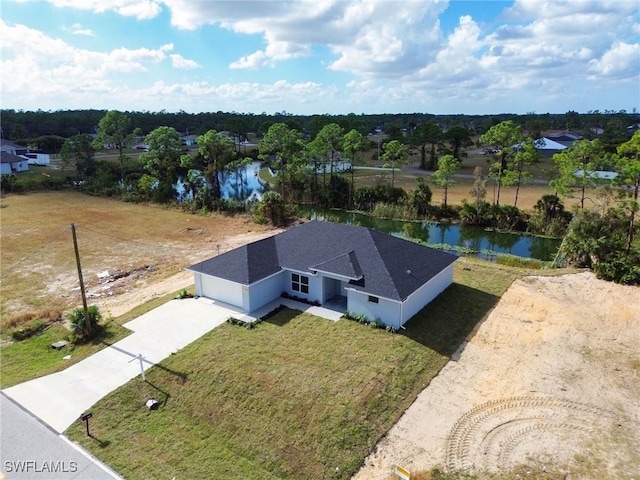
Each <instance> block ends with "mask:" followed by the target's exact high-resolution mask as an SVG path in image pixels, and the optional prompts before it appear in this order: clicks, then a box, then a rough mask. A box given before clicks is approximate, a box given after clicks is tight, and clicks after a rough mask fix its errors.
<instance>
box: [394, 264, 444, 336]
mask: <svg viewBox="0 0 640 480" xmlns="http://www.w3.org/2000/svg"><path fill="white" fill-rule="evenodd" d="M453 265H454V264H453V263H452V264H451V265H449V266H448V267H447V268H445V269H444V270H442V271H441V272H440V273H439V274H437V275H436V276H435V277H433V278H432V279H431V280H429V281H428V282H427V283H425V284H424V285H423V286H422V287H420V288H419V289H418V290H416V291H415V292H413V293H412V294H411V295H409V297H408V298H407V299H406V300H405V301H404V304H403V305H402V324H403V325H404V324H405V323H406V322H407V321H408V320H409V319H410V318H411V317H413V316H414V315H415V314H416V313H418V312H419V311H420V310H422V309H423V308H424V307H425V306H426V305H427V304H428V303H429V302H430V301H431V300H433V299H434V298H436V297H437V296H438V295H440V294H441V293H442V292H443V291H444V290H445V289H446V288H447V287H448V286H449V285H451V283H452V282H453Z"/></svg>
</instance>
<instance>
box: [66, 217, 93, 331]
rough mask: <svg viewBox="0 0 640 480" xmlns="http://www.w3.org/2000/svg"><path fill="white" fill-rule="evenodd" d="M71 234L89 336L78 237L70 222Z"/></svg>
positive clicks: (85, 324)
mask: <svg viewBox="0 0 640 480" xmlns="http://www.w3.org/2000/svg"><path fill="white" fill-rule="evenodd" d="M71 235H72V236H73V250H74V252H75V254H76V265H77V267H78V279H79V280H80V293H81V294H82V308H83V309H84V328H85V329H86V331H87V336H89V337H90V336H91V334H92V333H93V332H92V330H93V327H92V326H91V321H90V320H89V307H87V295H86V293H85V290H84V281H83V280H82V267H81V266H80V253H79V252H78V239H77V238H76V225H75V223H72V224H71Z"/></svg>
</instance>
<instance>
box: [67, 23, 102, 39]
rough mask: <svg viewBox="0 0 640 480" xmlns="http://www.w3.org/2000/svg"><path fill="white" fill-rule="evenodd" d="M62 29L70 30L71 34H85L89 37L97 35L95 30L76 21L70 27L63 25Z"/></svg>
mask: <svg viewBox="0 0 640 480" xmlns="http://www.w3.org/2000/svg"><path fill="white" fill-rule="evenodd" d="M62 30H64V31H65V32H69V33H70V34H71V35H85V36H87V37H93V36H95V34H94V33H93V30H91V29H89V28H82V25H80V24H79V23H74V24H73V25H71V26H70V27H65V26H63V27H62Z"/></svg>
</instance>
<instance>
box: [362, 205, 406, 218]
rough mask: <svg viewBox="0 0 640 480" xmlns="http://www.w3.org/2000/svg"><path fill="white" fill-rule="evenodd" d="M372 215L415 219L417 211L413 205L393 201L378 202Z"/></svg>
mask: <svg viewBox="0 0 640 480" xmlns="http://www.w3.org/2000/svg"><path fill="white" fill-rule="evenodd" d="M371 215H372V216H374V217H377V218H393V219H402V220H414V219H415V218H416V212H415V210H414V209H413V207H411V206H409V205H404V204H393V203H376V205H375V207H374V208H373V212H372V213H371Z"/></svg>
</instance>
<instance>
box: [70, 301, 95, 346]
mask: <svg viewBox="0 0 640 480" xmlns="http://www.w3.org/2000/svg"><path fill="white" fill-rule="evenodd" d="M87 314H88V321H89V325H87V320H86V319H85V315H84V309H83V308H82V307H78V308H75V309H73V311H72V312H71V313H70V314H69V322H70V323H71V331H72V332H73V336H74V341H75V342H76V343H77V342H84V341H87V340H90V339H91V338H93V337H94V336H95V335H96V333H97V332H98V322H99V321H100V320H102V314H101V313H100V310H99V309H98V307H96V306H95V305H91V306H90V307H89V308H87Z"/></svg>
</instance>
